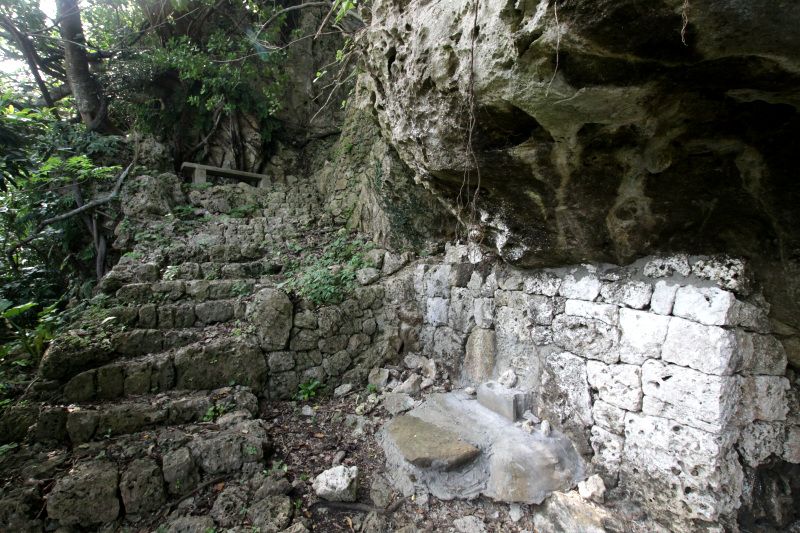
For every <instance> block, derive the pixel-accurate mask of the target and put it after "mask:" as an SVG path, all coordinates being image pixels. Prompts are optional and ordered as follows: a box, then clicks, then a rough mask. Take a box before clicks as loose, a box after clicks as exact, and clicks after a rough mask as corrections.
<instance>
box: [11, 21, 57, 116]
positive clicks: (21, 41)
mask: <svg viewBox="0 0 800 533" xmlns="http://www.w3.org/2000/svg"><path fill="white" fill-rule="evenodd" d="M0 26H2V27H4V28H5V29H6V30H7V31H8V32H9V33H11V35H13V36H14V40H15V41H17V46H19V50H20V52H22V55H23V56H25V61H26V62H27V63H28V70H30V71H31V75H32V76H33V79H34V80H35V81H36V85H38V86H39V91H41V93H42V99H43V100H44V102H45V104H46V105H47V107H50V108H53V106H55V101H54V100H53V98H52V97H51V96H50V91H49V90H48V89H47V85H45V83H44V80H43V79H42V75H41V73H40V72H39V61H38V57H37V55H36V48H34V46H33V43H31V41H30V39H29V38H28V36H27V35H25V34H23V33H22V32H21V31H19V29H18V28H17V27H16V26H15V25H14V22H13V21H12V20H11V19H10V18H8V17H7V16H5V15H2V16H0ZM53 114H54V115H55V117H56V118H58V113H57V112H56V110H55V109H53Z"/></svg>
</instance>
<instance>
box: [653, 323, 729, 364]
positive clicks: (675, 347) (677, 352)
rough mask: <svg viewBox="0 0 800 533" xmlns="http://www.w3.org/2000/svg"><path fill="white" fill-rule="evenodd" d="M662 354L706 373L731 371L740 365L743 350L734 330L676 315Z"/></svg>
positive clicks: (674, 361) (668, 331) (665, 359)
mask: <svg viewBox="0 0 800 533" xmlns="http://www.w3.org/2000/svg"><path fill="white" fill-rule="evenodd" d="M661 358H662V359H663V360H664V361H666V362H669V363H675V364H677V365H681V366H688V367H691V368H694V369H696V370H700V371H701V372H705V373H706V374H716V375H730V374H733V373H734V372H735V371H736V369H737V368H739V366H740V364H741V359H742V354H741V353H740V351H739V349H738V343H737V341H736V334H735V333H734V332H733V331H731V330H728V329H723V328H721V327H717V326H706V325H703V324H697V323H696V322H692V321H690V320H686V319H683V318H677V317H673V318H671V319H670V322H669V328H668V330H667V337H666V339H665V340H664V347H663V348H662V350H661Z"/></svg>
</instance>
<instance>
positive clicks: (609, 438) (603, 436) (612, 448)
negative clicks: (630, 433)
mask: <svg viewBox="0 0 800 533" xmlns="http://www.w3.org/2000/svg"><path fill="white" fill-rule="evenodd" d="M590 442H591V443H592V450H593V451H594V457H592V464H593V465H594V466H595V468H596V469H597V470H598V471H599V472H600V475H601V477H602V478H603V481H604V482H605V483H606V484H607V485H608V486H610V487H615V486H616V485H617V477H618V475H619V468H620V464H621V463H622V450H623V448H624V446H625V439H623V438H622V437H621V436H619V435H616V434H614V433H611V432H609V431H606V430H605V429H603V428H601V427H600V426H594V427H592V436H591V437H590Z"/></svg>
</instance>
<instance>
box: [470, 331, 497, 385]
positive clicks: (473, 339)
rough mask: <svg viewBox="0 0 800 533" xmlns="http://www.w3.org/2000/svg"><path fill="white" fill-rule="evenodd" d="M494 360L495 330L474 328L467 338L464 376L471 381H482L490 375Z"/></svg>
mask: <svg viewBox="0 0 800 533" xmlns="http://www.w3.org/2000/svg"><path fill="white" fill-rule="evenodd" d="M494 361H495V332H494V330H490V329H480V328H475V329H473V330H472V333H470V335H469V338H468V339H467V349H466V356H465V357H464V366H463V370H464V377H465V378H466V379H467V381H469V382H471V383H475V384H477V383H483V382H484V381H487V380H489V379H490V378H491V377H492V371H493V370H494Z"/></svg>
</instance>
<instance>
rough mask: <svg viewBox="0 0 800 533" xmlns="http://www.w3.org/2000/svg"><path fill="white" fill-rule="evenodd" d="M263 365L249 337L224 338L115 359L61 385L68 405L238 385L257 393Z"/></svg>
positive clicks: (263, 382)
mask: <svg viewBox="0 0 800 533" xmlns="http://www.w3.org/2000/svg"><path fill="white" fill-rule="evenodd" d="M266 383H267V363H266V357H265V356H264V354H263V352H262V351H261V349H260V348H259V347H258V344H257V341H256V339H255V338H252V337H250V336H247V335H242V336H241V337H230V336H225V337H221V338H217V339H211V340H209V339H207V338H204V339H203V340H200V341H197V342H194V343H191V344H189V345H187V346H183V347H181V348H179V349H173V350H169V351H164V352H160V353H150V354H148V355H145V356H141V357H135V358H128V359H122V360H116V361H114V362H112V363H109V364H105V365H102V366H99V367H97V368H92V369H90V370H86V371H84V372H81V373H79V374H76V375H75V376H74V377H72V379H70V380H69V381H68V382H67V383H66V385H65V387H64V399H65V400H66V401H68V402H84V401H91V400H111V399H117V398H124V397H129V396H137V395H142V394H155V393H163V392H167V391H171V390H173V389H181V390H206V389H214V388H218V387H224V386H229V385H244V386H247V387H250V388H252V389H253V390H254V391H255V392H256V394H258V395H263V393H264V388H265V386H266Z"/></svg>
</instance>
